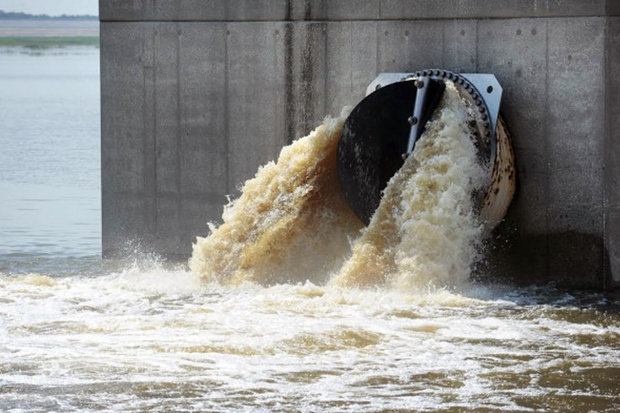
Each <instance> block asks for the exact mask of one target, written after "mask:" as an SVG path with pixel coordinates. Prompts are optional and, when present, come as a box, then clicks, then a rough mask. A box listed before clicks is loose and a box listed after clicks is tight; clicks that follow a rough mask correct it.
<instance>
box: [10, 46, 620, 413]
mask: <svg viewBox="0 0 620 413" xmlns="http://www.w3.org/2000/svg"><path fill="white" fill-rule="evenodd" d="M98 85H99V83H98V50H96V49H63V50H56V51H54V50H51V51H46V52H43V53H38V54H29V53H22V52H20V51H17V50H3V51H2V53H0V148H1V151H0V410H2V411H63V412H64V411H95V410H97V411H106V410H107V411H386V412H387V411H463V410H467V411H498V410H502V411H540V410H546V411H610V412H612V411H618V410H620V397H619V396H618V395H619V394H620V299H618V298H617V296H613V295H609V294H602V293H593V292H578V291H572V292H571V291H561V290H558V289H555V288H554V287H553V286H545V287H530V288H513V287H510V286H507V285H488V284H485V285H483V284H479V283H474V282H468V281H463V282H459V283H457V284H454V285H450V286H449V287H446V288H441V287H437V286H435V287H433V288H418V289H411V288H395V287H394V286H392V285H387V284H378V285H373V286H367V287H366V288H358V287H355V286H352V285H350V284H349V283H338V282H330V280H329V277H327V276H322V277H321V276H314V275H313V276H312V277H310V279H309V280H306V279H304V278H303V277H301V278H300V277H299V276H296V277H294V278H293V277H291V279H288V280H281V279H272V280H265V279H256V278H253V277H241V278H239V279H238V280H236V281H237V282H235V283H226V282H221V280H219V281H220V282H216V281H214V280H211V279H209V278H208V277H207V278H205V275H204V273H201V271H194V272H192V271H190V270H189V268H188V266H187V265H185V264H179V265H176V266H175V265H174V264H166V263H160V262H158V260H157V259H155V258H153V257H142V256H139V255H136V256H135V257H127V259H126V260H123V262H111V261H109V262H102V261H101V259H100V258H99V251H100V229H99V225H100V224H99V220H100V207H99V172H98V171H99V100H98V99H99V98H98V96H99V91H98ZM325 216H330V215H329V214H327V215H325ZM196 233H197V235H205V234H206V233H207V230H206V228H204V229H203V228H197V229H196ZM340 241H341V240H340V239H337V240H336V241H334V242H340ZM246 243H247V241H246ZM244 245H245V244H244ZM330 245H332V244H330ZM334 245H335V244H334ZM187 248H188V251H189V250H190V249H191V246H189V245H188V247H187ZM128 262H129V263H128ZM307 268H315V266H314V267H313V266H311V265H310V264H308V267H307ZM308 274H310V272H308ZM302 275H303V274H302ZM334 279H337V277H335V278H334ZM407 285H409V284H407Z"/></svg>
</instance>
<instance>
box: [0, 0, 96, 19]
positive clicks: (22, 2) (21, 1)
mask: <svg viewBox="0 0 620 413" xmlns="http://www.w3.org/2000/svg"><path fill="white" fill-rule="evenodd" d="M98 9H99V1H98V0H0V10H4V11H13V12H24V13H29V14H49V15H50V16H59V15H61V14H90V15H93V16H97V15H99V10H98Z"/></svg>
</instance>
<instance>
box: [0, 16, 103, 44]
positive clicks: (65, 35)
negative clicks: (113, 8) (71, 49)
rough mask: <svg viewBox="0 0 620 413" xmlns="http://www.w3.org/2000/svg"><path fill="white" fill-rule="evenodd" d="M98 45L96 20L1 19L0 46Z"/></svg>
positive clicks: (97, 23)
mask: <svg viewBox="0 0 620 413" xmlns="http://www.w3.org/2000/svg"><path fill="white" fill-rule="evenodd" d="M65 46H91V47H98V46H99V21H98V20H92V19H91V20H85V19H82V20H71V19H47V20H37V19H28V20H23V19H0V47H24V48H29V49H49V48H57V47H65Z"/></svg>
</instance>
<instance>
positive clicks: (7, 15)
mask: <svg viewBox="0 0 620 413" xmlns="http://www.w3.org/2000/svg"><path fill="white" fill-rule="evenodd" d="M98 19H99V18H98V17H97V16H89V15H79V16H76V15H69V14H63V15H61V16H48V15H47V14H28V13H19V12H17V13H16V12H5V11H3V10H0V20H98Z"/></svg>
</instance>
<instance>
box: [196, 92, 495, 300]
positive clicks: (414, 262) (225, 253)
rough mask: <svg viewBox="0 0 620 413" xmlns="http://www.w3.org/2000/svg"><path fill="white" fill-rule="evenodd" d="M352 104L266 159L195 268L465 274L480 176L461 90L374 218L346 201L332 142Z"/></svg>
mask: <svg viewBox="0 0 620 413" xmlns="http://www.w3.org/2000/svg"><path fill="white" fill-rule="evenodd" d="M347 114H348V111H347V110H345V111H343V113H342V114H341V116H340V117H338V118H335V119H334V118H328V119H327V120H326V121H325V122H324V123H323V125H321V126H319V127H318V128H317V129H315V130H314V131H313V132H312V133H310V134H309V135H308V136H306V137H304V138H302V139H299V140H297V141H296V142H294V143H293V144H291V145H289V146H287V147H285V148H284V149H283V150H282V152H281V153H280V156H279V158H278V160H277V162H276V163H274V162H270V163H268V164H267V165H265V166H263V167H261V168H260V169H259V170H258V172H257V173H256V176H255V177H254V178H252V179H250V180H248V181H247V182H246V183H245V185H244V187H243V190H242V195H241V197H240V198H239V199H237V200H235V201H233V202H231V203H230V204H229V205H227V206H226V208H225V211H224V214H223V221H224V222H223V224H222V225H221V226H219V227H215V226H213V225H211V226H210V229H211V234H210V235H209V236H208V237H206V238H200V237H199V238H198V239H197V242H196V244H195V245H194V249H193V255H192V258H191V259H190V268H191V269H192V271H194V272H196V273H198V274H201V276H202V277H203V278H204V279H205V280H207V281H218V282H221V283H228V284H239V283H241V282H243V281H255V282H261V283H274V282H287V281H304V280H312V281H314V282H317V281H318V282H322V281H325V280H327V279H329V282H330V283H331V284H332V285H336V286H345V287H360V286H361V287H367V286H373V285H384V284H387V285H390V286H392V287H394V288H397V289H404V290H409V291H411V290H413V289H419V288H426V287H429V286H435V287H446V286H456V285H460V284H462V283H463V282H464V281H466V280H467V278H468V276H469V271H470V267H471V265H472V263H473V262H474V261H475V259H476V257H477V250H478V249H477V247H478V246H479V242H480V237H481V235H482V227H481V225H480V224H479V223H478V220H477V216H476V213H475V210H474V205H473V200H472V193H473V192H474V191H476V190H477V189H479V188H480V187H481V185H482V184H483V183H484V175H485V171H486V169H485V168H484V167H483V166H481V165H479V164H478V160H477V155H476V148H475V145H474V143H473V137H472V135H471V131H470V129H469V127H468V120H469V118H468V112H467V107H466V104H465V102H464V100H463V99H462V98H461V97H460V96H459V94H458V91H457V90H456V88H455V87H454V85H453V84H450V83H448V85H447V88H446V92H445V93H444V97H443V98H442V102H441V104H440V106H439V110H437V111H436V113H435V116H434V118H433V119H432V120H431V122H430V123H429V124H427V127H426V131H425V132H424V134H423V135H422V137H421V138H420V141H419V142H418V144H417V147H416V150H415V152H414V154H413V156H411V157H409V158H408V159H407V161H406V162H405V164H404V166H403V167H402V168H401V169H400V170H399V171H398V173H397V174H396V175H395V176H394V177H393V178H392V179H391V180H390V182H389V183H388V185H387V187H386V189H385V191H384V196H383V198H382V201H381V204H380V205H379V207H378V209H377V211H376V212H375V214H374V216H373V218H372V219H371V223H370V225H369V226H368V227H367V228H365V229H363V230H362V231H361V232H360V230H361V228H362V226H361V222H360V221H359V220H358V219H357V218H356V217H355V216H354V215H353V214H352V212H351V210H350V208H349V207H348V205H347V204H346V202H345V200H344V198H343V195H342V190H341V188H340V185H339V182H338V177H337V167H336V166H337V163H336V150H337V145H338V138H339V135H340V130H341V129H342V125H343V123H344V120H345V119H346V115H347Z"/></svg>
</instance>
